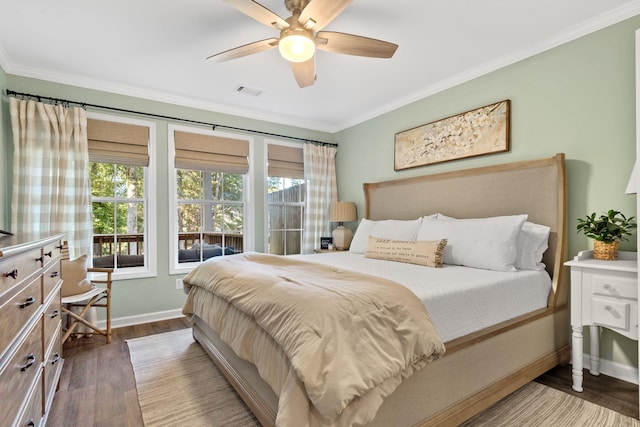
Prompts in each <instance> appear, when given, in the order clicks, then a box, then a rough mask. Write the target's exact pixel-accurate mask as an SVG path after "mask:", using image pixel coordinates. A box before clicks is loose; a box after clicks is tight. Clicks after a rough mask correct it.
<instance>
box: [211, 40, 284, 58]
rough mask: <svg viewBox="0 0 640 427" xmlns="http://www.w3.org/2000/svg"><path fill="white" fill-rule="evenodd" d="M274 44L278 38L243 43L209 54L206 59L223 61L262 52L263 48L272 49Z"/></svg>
mask: <svg viewBox="0 0 640 427" xmlns="http://www.w3.org/2000/svg"><path fill="white" fill-rule="evenodd" d="M276 46H278V39H277V38H275V37H272V38H270V39H265V40H260V41H257V42H253V43H249V44H245V45H244V46H239V47H235V48H233V49H229V50H225V51H224V52H220V53H216V54H215V55H211V56H210V57H208V58H207V59H209V60H211V61H213V62H224V61H229V60H231V59H236V58H241V57H243V56H247V55H252V54H254V53H259V52H264V51H265V50H269V49H273V48H274V47H276Z"/></svg>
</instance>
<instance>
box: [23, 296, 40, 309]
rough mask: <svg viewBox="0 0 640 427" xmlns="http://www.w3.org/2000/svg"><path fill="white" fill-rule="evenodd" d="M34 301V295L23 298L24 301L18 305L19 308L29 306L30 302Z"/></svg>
mask: <svg viewBox="0 0 640 427" xmlns="http://www.w3.org/2000/svg"><path fill="white" fill-rule="evenodd" d="M34 302H36V299H35V298H34V297H29V298H27V299H26V300H24V302H21V303H20V305H19V307H20V308H27V307H29V306H30V305H31V304H33V303H34Z"/></svg>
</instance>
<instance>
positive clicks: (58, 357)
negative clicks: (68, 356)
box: [51, 353, 60, 365]
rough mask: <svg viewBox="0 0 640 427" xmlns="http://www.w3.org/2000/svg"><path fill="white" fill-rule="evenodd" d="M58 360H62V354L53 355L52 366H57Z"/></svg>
mask: <svg viewBox="0 0 640 427" xmlns="http://www.w3.org/2000/svg"><path fill="white" fill-rule="evenodd" d="M58 360H60V353H56V354H54V355H53V359H51V364H52V365H55V364H56V363H58Z"/></svg>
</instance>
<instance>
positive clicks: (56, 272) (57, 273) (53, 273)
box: [49, 271, 60, 277]
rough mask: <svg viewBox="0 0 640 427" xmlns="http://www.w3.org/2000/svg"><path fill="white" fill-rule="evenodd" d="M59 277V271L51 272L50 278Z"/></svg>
mask: <svg viewBox="0 0 640 427" xmlns="http://www.w3.org/2000/svg"><path fill="white" fill-rule="evenodd" d="M59 275H60V273H59V272H58V271H53V272H51V274H50V275H49V277H58V276H59Z"/></svg>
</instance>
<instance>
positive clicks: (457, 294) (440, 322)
mask: <svg viewBox="0 0 640 427" xmlns="http://www.w3.org/2000/svg"><path fill="white" fill-rule="evenodd" d="M293 257H294V258H300V259H304V260H305V261H313V262H318V263H322V264H329V265H333V266H336V267H341V268H347V269H351V270H355V271H359V272H363V273H367V274H372V275H376V276H380V277H383V278H386V279H390V280H393V281H395V282H397V283H400V284H401V285H404V286H406V287H407V288H409V289H410V290H411V291H413V293H415V294H416V295H417V296H418V298H419V299H420V300H422V302H423V303H424V304H425V306H426V307H427V310H428V312H429V315H430V316H431V320H432V321H433V323H434V325H435V327H436V329H437V331H438V333H439V334H440V337H441V339H442V341H443V342H445V343H446V342H447V341H450V340H452V339H455V338H458V337H461V336H464V335H467V334H469V333H472V332H475V331H478V330H480V329H483V328H486V327H488V326H491V325H495V324H497V323H500V322H503V321H505V320H509V319H512V318H514V317H517V316H519V315H521V314H525V313H529V312H531V311H534V310H537V309H540V308H545V307H547V302H548V301H547V300H548V297H549V292H550V290H551V278H550V277H549V274H548V273H547V272H546V271H545V270H540V271H536V270H518V271H515V272H503V271H491V270H482V269H477V268H469V267H460V266H452V265H444V266H443V267H442V268H432V267H424V266H420V265H414V264H407V263H400V262H394V261H384V260H377V259H370V258H365V257H364V255H362V254H355V253H351V252H330V253H321V254H314V255H293ZM427 275H428V277H427Z"/></svg>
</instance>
